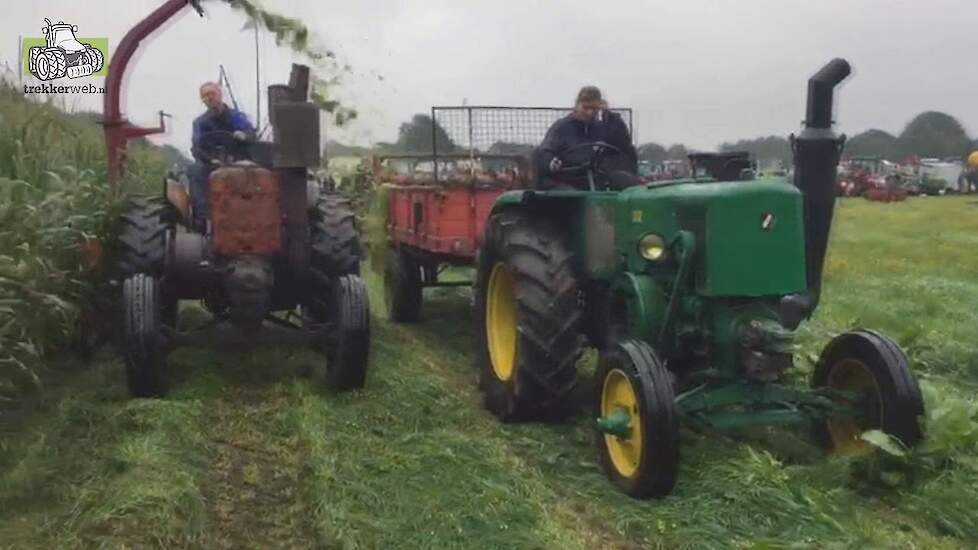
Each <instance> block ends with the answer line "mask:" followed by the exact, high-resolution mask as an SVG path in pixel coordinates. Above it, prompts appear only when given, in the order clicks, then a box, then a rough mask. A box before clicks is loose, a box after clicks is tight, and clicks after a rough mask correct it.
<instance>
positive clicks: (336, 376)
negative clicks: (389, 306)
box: [326, 275, 370, 391]
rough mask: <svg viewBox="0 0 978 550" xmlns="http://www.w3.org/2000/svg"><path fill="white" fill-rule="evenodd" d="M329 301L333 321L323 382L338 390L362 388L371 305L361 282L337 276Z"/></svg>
mask: <svg viewBox="0 0 978 550" xmlns="http://www.w3.org/2000/svg"><path fill="white" fill-rule="evenodd" d="M330 301H331V302H332V304H333V308H334V309H335V312H334V314H333V315H332V318H333V319H335V322H334V323H333V326H332V331H333V332H332V334H331V335H330V344H329V346H327V351H326V382H327V383H328V384H329V386H331V387H332V388H334V389H336V390H337V391H347V390H353V389H357V388H362V387H363V385H364V383H365V382H366V379H367V363H368V359H369V350H370V305H369V303H368V300H367V287H366V285H364V284H363V279H361V278H360V277H359V276H357V275H344V276H342V277H340V278H339V279H337V280H336V284H335V285H334V287H333V292H332V296H331V300H330Z"/></svg>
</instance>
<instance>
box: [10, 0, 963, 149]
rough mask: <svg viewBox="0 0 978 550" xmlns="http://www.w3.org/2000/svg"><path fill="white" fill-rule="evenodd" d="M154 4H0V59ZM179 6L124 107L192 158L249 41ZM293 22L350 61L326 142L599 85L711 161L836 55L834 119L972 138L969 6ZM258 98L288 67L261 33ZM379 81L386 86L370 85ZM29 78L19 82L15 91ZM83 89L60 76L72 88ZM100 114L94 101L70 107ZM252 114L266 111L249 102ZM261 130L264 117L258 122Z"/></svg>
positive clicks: (422, 2) (117, 27) (303, 7)
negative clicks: (938, 117)
mask: <svg viewBox="0 0 978 550" xmlns="http://www.w3.org/2000/svg"><path fill="white" fill-rule="evenodd" d="M162 3H163V0H84V1H79V0H70V1H69V0H4V2H3V7H4V8H6V9H5V10H4V11H5V13H4V16H3V17H2V18H0V36H3V37H4V38H3V39H2V45H0V62H5V63H8V64H10V65H11V66H16V64H17V61H16V60H17V59H18V57H19V56H18V52H17V45H18V37H19V36H41V34H40V29H41V27H42V26H43V18H44V17H49V18H51V19H52V20H54V21H58V20H64V21H67V22H70V23H74V24H76V25H78V26H79V27H80V30H79V35H81V36H104V37H108V38H109V43H110V55H111V54H112V53H113V52H112V51H111V50H112V49H113V48H114V47H115V46H116V45H118V43H119V40H120V39H121V38H122V36H123V35H124V34H125V32H126V30H127V29H128V28H130V27H131V26H132V25H133V24H135V23H136V22H137V21H138V20H139V19H140V18H141V17H142V16H144V15H145V14H148V13H149V12H150V11H151V10H152V9H154V8H155V7H156V6H158V5H161V4H162ZM203 4H204V6H205V8H206V9H207V12H208V16H207V18H205V19H201V18H199V17H197V15H196V14H195V13H194V12H193V11H192V10H191V9H189V8H187V9H185V10H184V12H183V13H182V14H181V15H180V16H178V17H176V18H174V20H172V21H171V24H170V25H169V26H168V27H166V28H165V29H163V30H162V31H160V32H158V33H157V34H156V35H154V37H153V38H152V39H151V40H148V41H147V42H144V44H143V47H142V48H141V50H140V55H139V56H138V58H137V59H136V60H135V61H134V63H130V71H129V74H128V80H127V94H126V100H125V103H124V104H123V111H124V112H126V113H127V115H128V116H129V118H130V119H131V120H133V121H135V122H138V123H152V122H153V120H154V113H155V112H156V111H158V110H159V109H163V110H165V111H167V112H169V113H172V114H173V116H174V118H173V119H172V124H171V127H170V132H168V134H166V135H164V136H162V137H160V138H159V141H162V142H165V143H170V144H173V145H176V146H177V147H180V148H181V149H183V150H188V149H189V143H190V124H191V122H192V120H193V118H194V117H195V116H196V115H197V114H199V112H200V111H201V110H202V107H201V105H200V102H199V99H198V97H197V86H198V84H199V83H200V82H202V81H205V80H213V79H216V78H217V74H218V65H219V64H224V65H225V67H226V68H227V69H228V71H229V72H230V74H231V77H232V79H233V81H234V84H235V85H236V87H235V92H236V95H237V98H238V101H239V103H240V104H241V106H242V108H243V109H244V110H245V111H246V112H247V113H248V114H249V116H251V117H252V118H253V117H254V115H255V49H254V42H253V40H254V36H253V34H251V33H250V32H249V31H244V32H242V31H241V27H242V25H243V24H244V22H245V20H244V18H243V16H242V15H241V14H240V13H238V12H234V11H232V10H231V9H229V8H228V7H226V6H225V5H224V4H223V2H220V1H218V0H208V1H205V2H203ZM263 5H265V6H266V7H267V8H268V9H270V10H271V11H275V12H279V13H282V14H285V15H290V16H295V17H299V18H301V19H302V20H303V21H304V22H305V23H306V25H308V27H309V28H310V29H311V30H312V31H313V32H314V33H315V35H316V36H317V37H318V39H319V40H320V41H321V43H323V44H324V45H325V46H327V47H329V48H330V49H332V50H334V51H335V52H336V53H337V55H338V57H339V58H340V60H341V61H342V62H345V63H349V64H350V65H351V66H352V68H353V71H354V72H353V74H352V75H349V76H348V77H347V78H346V81H345V83H344V85H343V87H342V94H343V96H344V98H346V99H349V100H351V101H350V104H351V106H353V107H355V108H357V109H358V110H359V111H360V113H361V118H360V120H359V121H358V122H357V123H356V124H354V125H353V126H352V127H350V128H348V129H345V130H343V131H336V130H335V129H332V128H328V129H327V132H328V133H329V134H330V137H337V138H341V139H344V140H347V141H357V142H359V143H368V142H372V141H381V140H393V139H395V137H396V131H397V127H398V125H399V124H400V123H401V122H402V121H404V120H406V119H408V118H410V116H411V115H412V114H413V113H416V112H426V111H427V110H428V109H429V107H430V106H431V105H433V104H439V105H449V104H461V103H462V101H463V100H464V101H467V102H468V104H500V105H535V106H543V105H548V106H549V105H556V106H569V105H570V104H571V102H572V100H573V97H574V95H575V93H576V91H577V89H578V88H579V87H580V86H581V85H583V84H596V85H598V86H599V87H601V89H602V90H603V91H604V93H605V95H606V97H607V98H608V99H609V100H610V102H611V103H612V106H618V107H626V106H627V107H632V108H633V109H634V110H635V116H636V134H637V138H638V140H639V141H642V142H645V141H658V142H663V143H665V144H669V143H675V142H684V143H686V144H687V145H689V146H692V147H695V148H699V149H712V148H714V147H716V145H717V144H719V143H720V142H722V141H726V140H732V139H737V138H743V137H757V136H761V135H770V134H776V135H787V134H788V133H790V132H792V131H794V130H796V129H797V127H798V124H799V121H800V120H801V118H802V117H803V114H804V94H805V81H806V80H807V78H808V76H810V75H811V73H812V72H813V71H815V70H816V69H817V68H818V67H820V66H821V65H822V64H823V63H824V62H826V61H827V60H829V59H831V58H832V57H837V56H841V57H845V58H846V59H848V60H849V61H850V62H851V63H852V65H853V67H854V71H853V73H854V74H853V76H852V77H850V80H849V81H848V82H847V84H846V85H845V86H844V87H843V88H842V90H841V97H840V98H839V103H838V109H837V113H836V118H837V119H838V120H839V127H840V128H841V129H842V130H843V131H846V132H848V133H850V134H852V133H855V132H858V131H862V130H865V129H868V128H881V129H883V130H887V131H890V132H899V131H900V130H901V129H902V128H903V126H904V125H905V124H906V123H907V121H908V120H909V119H910V117H912V116H913V115H914V114H916V113H918V112H920V111H923V110H928V109H935V110H941V111H945V112H948V113H950V114H951V115H953V116H955V117H957V118H958V120H960V121H961V122H962V123H963V124H964V125H965V128H966V129H967V130H968V132H969V134H970V135H972V136H973V137H975V135H976V134H978V68H976V66H975V59H976V56H978V0H931V1H927V2H925V1H923V0H818V1H813V0H804V1H796V0H737V1H733V0H728V1H720V0H669V1H662V0H659V1H642V0H603V1H600V2H595V1H588V0H583V1H582V0H559V1H558V0H551V1H545V0H542V1H537V2H530V1H527V0H491V1H484V0H479V1H472V0H454V1H453V0H414V1H407V0H402V1H396V0H343V1H329V0H326V1H311V0H265V1H264V2H263ZM261 42H262V54H261V56H260V57H261V61H262V64H263V69H262V74H261V82H262V88H263V89H264V87H265V86H266V85H267V84H269V83H275V82H284V81H285V80H286V79H287V77H288V72H289V68H290V63H291V62H292V61H294V60H299V58H297V57H296V56H295V55H294V54H292V53H291V52H289V51H288V50H286V49H284V48H276V47H275V45H274V40H273V39H272V37H270V36H267V33H266V35H263V36H262V39H261ZM381 77H382V78H381ZM25 80H27V79H25ZM101 80H102V79H101V78H98V79H79V80H75V81H69V80H67V79H65V80H62V81H59V82H61V83H65V84H69V83H71V84H76V83H81V82H82V81H101ZM68 102H69V104H70V106H72V107H74V108H79V109H82V108H88V109H101V98H100V97H99V96H89V97H85V96H72V97H70V98H68ZM262 110H263V111H264V110H265V108H264V105H263V107H262ZM263 118H264V115H263Z"/></svg>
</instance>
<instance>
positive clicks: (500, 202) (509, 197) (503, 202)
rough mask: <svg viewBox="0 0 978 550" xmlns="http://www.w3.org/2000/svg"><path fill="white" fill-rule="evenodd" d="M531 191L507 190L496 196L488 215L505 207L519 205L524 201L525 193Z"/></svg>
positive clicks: (496, 212)
mask: <svg viewBox="0 0 978 550" xmlns="http://www.w3.org/2000/svg"><path fill="white" fill-rule="evenodd" d="M528 193H532V192H531V191H526V190H522V191H507V192H505V193H503V194H502V195H499V196H498V197H497V198H496V202H495V203H493V205H492V212H490V213H489V215H490V216H492V215H495V214H498V213H500V212H502V211H503V210H505V209H507V208H513V207H519V206H522V205H523V204H525V203H526V195H527V194H528Z"/></svg>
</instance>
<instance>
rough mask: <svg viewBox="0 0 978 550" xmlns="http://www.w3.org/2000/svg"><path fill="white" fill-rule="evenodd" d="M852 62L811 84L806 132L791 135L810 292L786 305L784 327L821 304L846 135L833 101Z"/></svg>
mask: <svg viewBox="0 0 978 550" xmlns="http://www.w3.org/2000/svg"><path fill="white" fill-rule="evenodd" d="M850 70H851V69H850V67H849V63H848V62H847V61H846V60H844V59H838V58H837V59H833V60H832V61H830V62H828V64H826V65H825V66H824V67H822V69H821V70H819V71H818V72H817V73H815V75H814V76H812V77H811V78H810V79H809V80H808V106H807V109H806V116H805V127H804V129H802V131H801V134H800V135H798V136H794V135H792V136H791V146H792V152H793V153H794V165H795V186H796V187H798V189H799V190H800V191H801V194H802V196H803V197H804V198H803V204H804V219H805V273H806V276H807V279H808V290H807V292H805V293H804V294H795V295H791V296H786V297H785V298H784V299H783V300H782V301H781V319H782V323H783V324H784V326H785V327H786V328H788V329H789V330H794V329H795V328H797V327H798V325H799V324H800V323H801V321H802V320H803V319H806V318H808V317H809V316H810V315H811V314H812V312H814V311H815V307H816V306H817V305H818V299H819V294H820V292H821V288H822V267H823V264H824V262H825V251H826V248H827V246H828V241H829V229H830V228H831V227H832V212H833V210H834V207H835V187H836V186H835V178H836V169H837V167H838V164H839V157H840V155H841V154H842V147H843V145H844V144H845V140H846V137H845V135H838V134H836V133H835V131H834V130H832V99H833V92H834V91H835V87H836V86H837V85H838V84H839V83H841V82H842V81H843V80H845V78H846V77H847V76H849V73H850Z"/></svg>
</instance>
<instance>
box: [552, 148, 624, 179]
mask: <svg viewBox="0 0 978 550" xmlns="http://www.w3.org/2000/svg"><path fill="white" fill-rule="evenodd" d="M581 151H587V160H586V161H584V162H580V163H577V164H565V165H563V166H561V167H560V168H558V169H557V170H555V171H554V172H553V173H554V175H561V174H566V175H576V174H580V173H582V172H583V173H584V174H586V175H587V178H588V183H589V185H590V187H591V189H592V190H594V189H595V188H596V187H597V185H596V184H595V181H594V179H595V176H604V177H605V178H607V177H608V176H609V172H608V171H607V170H605V169H604V166H603V164H604V160H605V159H606V158H608V155H609V154H613V155H622V154H623V153H622V150H621V149H619V148H618V147H615V146H614V145H612V144H610V143H607V142H604V141H589V142H587V143H579V144H577V145H574V146H571V147H568V148H567V149H565V150H563V151H561V152H560V153H559V154H556V155H555V156H557V158H559V159H560V160H561V161H562V162H563V161H566V160H570V159H573V158H574V157H579V156H580V152H581Z"/></svg>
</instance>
